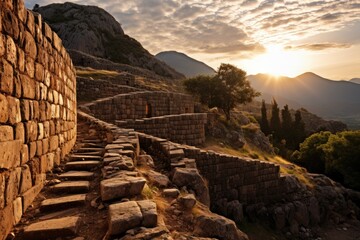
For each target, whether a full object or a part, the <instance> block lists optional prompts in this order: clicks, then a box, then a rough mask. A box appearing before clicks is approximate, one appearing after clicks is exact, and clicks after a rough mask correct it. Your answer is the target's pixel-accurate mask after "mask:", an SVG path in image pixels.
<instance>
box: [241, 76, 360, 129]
mask: <svg viewBox="0 0 360 240" xmlns="http://www.w3.org/2000/svg"><path fill="white" fill-rule="evenodd" d="M248 79H249V81H250V82H251V85H252V86H253V87H254V88H255V89H256V90H257V91H260V92H261V93H262V96H261V97H260V98H263V99H265V101H267V102H271V101H272V99H273V98H275V99H276V101H277V102H278V103H279V104H280V105H285V104H288V105H289V106H290V107H292V108H301V107H303V108H305V109H307V110H309V111H310V112H313V113H315V114H317V115H320V116H321V117H324V118H326V119H333V120H340V121H343V122H345V123H346V124H348V126H349V127H351V128H359V129H360V85H359V84H356V83H354V82H350V81H333V80H329V79H326V78H323V77H320V76H318V75H316V74H314V73H310V72H308V73H304V74H302V75H299V76H297V77H295V78H289V77H273V76H270V75H266V74H257V75H250V76H248Z"/></svg>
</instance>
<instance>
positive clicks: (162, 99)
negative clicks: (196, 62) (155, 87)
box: [82, 91, 194, 123]
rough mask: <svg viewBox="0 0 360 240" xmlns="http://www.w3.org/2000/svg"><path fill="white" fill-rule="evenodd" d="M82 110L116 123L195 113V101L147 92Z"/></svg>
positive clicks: (163, 93)
mask: <svg viewBox="0 0 360 240" xmlns="http://www.w3.org/2000/svg"><path fill="white" fill-rule="evenodd" d="M82 108H83V109H84V108H85V109H87V110H88V111H90V113H91V114H92V115H93V116H95V117H96V118H99V119H101V120H103V121H106V122H112V123H114V122H115V121H116V120H128V119H142V118H150V117H159V116H164V115H174V114H184V113H193V112H194V101H193V99H192V97H191V96H189V95H186V94H178V93H167V92H160V91H159V92H156V91H155V92H147V91H145V92H134V93H128V94H119V95H117V96H114V97H110V98H104V99H100V100H97V101H95V102H92V103H89V104H85V105H83V106H82ZM85 109H84V110H85Z"/></svg>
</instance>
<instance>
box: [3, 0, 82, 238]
mask: <svg viewBox="0 0 360 240" xmlns="http://www.w3.org/2000/svg"><path fill="white" fill-rule="evenodd" d="M0 15H1V17H0V239H4V238H5V237H6V236H7V233H8V232H9V231H10V229H11V228H12V226H13V225H14V224H16V223H17V222H18V221H19V220H20V218H21V216H22V214H23V212H24V211H25V210H26V208H28V206H29V205H30V204H31V203H32V201H33V199H34V198H35V196H36V195H37V194H38V193H39V191H40V190H41V188H42V186H43V180H44V178H45V173H46V172H47V171H49V170H51V169H52V168H53V166H55V165H58V164H59V163H60V159H61V157H63V156H64V155H65V154H67V153H68V152H69V151H70V150H71V148H72V146H73V145H74V143H75V139H76V93H75V89H76V80H75V70H74V67H73V65H72V62H71V59H70V57H69V55H68V53H67V52H66V50H65V48H64V47H63V46H62V43H61V40H60V38H59V37H58V36H57V35H56V34H55V33H54V32H52V31H51V29H50V27H49V26H48V25H47V24H46V23H44V22H43V21H42V18H41V16H39V15H37V14H34V13H32V12H31V11H29V10H26V8H25V6H24V3H23V1H22V0H6V1H1V2H0Z"/></svg>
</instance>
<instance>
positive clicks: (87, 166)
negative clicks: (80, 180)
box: [65, 161, 101, 171]
mask: <svg viewBox="0 0 360 240" xmlns="http://www.w3.org/2000/svg"><path fill="white" fill-rule="evenodd" d="M100 164H101V162H100V161H76V162H68V163H66V164H65V170H66V171H70V170H79V171H83V170H84V171H90V170H92V169H94V168H96V167H98V166H100Z"/></svg>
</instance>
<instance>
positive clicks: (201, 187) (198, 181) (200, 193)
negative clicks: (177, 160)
mask: <svg viewBox="0 0 360 240" xmlns="http://www.w3.org/2000/svg"><path fill="white" fill-rule="evenodd" d="M172 182H173V183H174V184H175V185H176V186H178V187H179V188H180V187H184V186H186V187H187V188H188V189H192V190H194V191H195V193H196V197H197V199H198V200H199V202H201V203H203V204H205V205H206V206H210V195H209V190H208V188H207V186H206V183H205V180H204V179H203V177H202V176H201V175H200V173H199V172H198V170H197V169H191V168H176V169H175V172H174V175H173V178H172Z"/></svg>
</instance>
